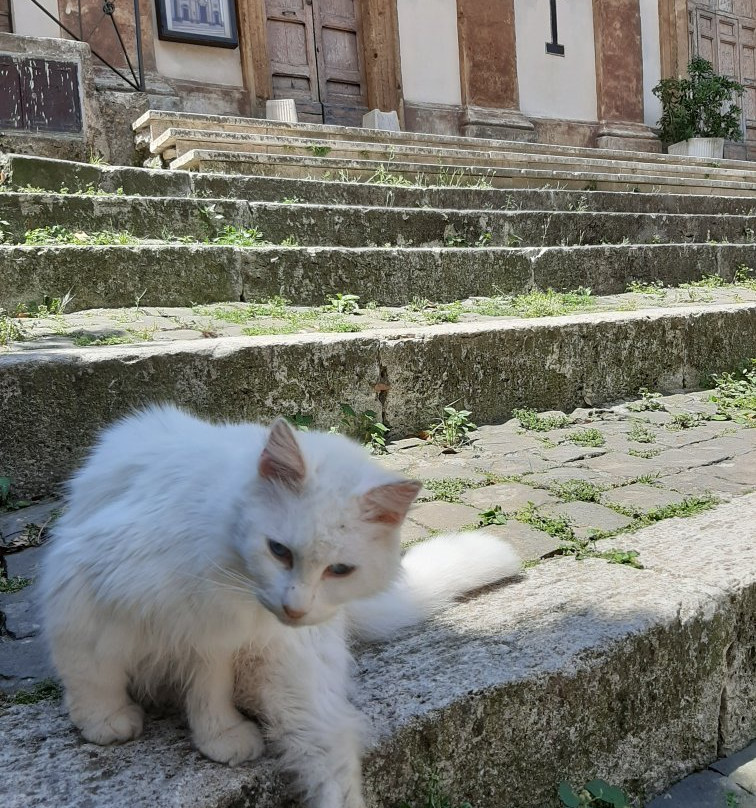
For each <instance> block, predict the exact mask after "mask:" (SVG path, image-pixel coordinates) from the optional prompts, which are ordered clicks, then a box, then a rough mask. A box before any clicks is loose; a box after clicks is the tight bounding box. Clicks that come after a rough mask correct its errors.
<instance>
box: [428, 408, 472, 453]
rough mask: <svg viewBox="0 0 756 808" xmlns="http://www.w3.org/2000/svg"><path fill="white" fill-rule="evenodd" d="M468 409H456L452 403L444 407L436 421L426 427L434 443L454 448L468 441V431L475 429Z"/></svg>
mask: <svg viewBox="0 0 756 808" xmlns="http://www.w3.org/2000/svg"><path fill="white" fill-rule="evenodd" d="M471 415H472V412H471V411H470V410H457V409H455V408H454V406H453V405H452V404H449V405H448V406H447V407H444V410H443V413H442V415H441V417H440V418H439V419H438V421H437V422H436V423H435V424H433V425H432V426H431V427H430V429H428V435H429V436H430V439H431V440H432V441H433V442H434V443H438V444H440V445H441V446H445V447H447V448H455V447H457V446H461V445H462V444H464V443H467V442H468V441H469V433H470V432H472V431H473V430H475V429H477V426H476V425H475V424H474V423H473V422H472V421H471V420H470V416H471Z"/></svg>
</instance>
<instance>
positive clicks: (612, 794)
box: [557, 780, 631, 808]
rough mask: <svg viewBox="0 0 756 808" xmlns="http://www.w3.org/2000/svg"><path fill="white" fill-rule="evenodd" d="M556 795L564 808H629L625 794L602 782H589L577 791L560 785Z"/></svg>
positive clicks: (562, 784) (566, 785)
mask: <svg viewBox="0 0 756 808" xmlns="http://www.w3.org/2000/svg"><path fill="white" fill-rule="evenodd" d="M557 794H558V796H559V800H560V802H561V803H562V805H563V806H564V808H631V805H630V801H629V800H628V798H627V796H626V795H625V793H624V792H623V791H621V790H620V789H619V788H617V787H616V786H611V785H609V783H606V782H604V781H603V780H591V781H590V783H586V784H585V785H584V786H583V788H581V789H579V790H578V791H574V790H573V789H572V787H571V786H570V784H569V783H560V784H559V789H558V791H557Z"/></svg>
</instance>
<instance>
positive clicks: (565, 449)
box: [0, 391, 756, 808]
mask: <svg viewBox="0 0 756 808" xmlns="http://www.w3.org/2000/svg"><path fill="white" fill-rule="evenodd" d="M710 395H711V391H709V392H698V393H690V394H680V395H674V396H666V397H656V396H654V395H651V394H646V395H645V396H644V397H643V398H641V399H639V400H638V401H635V402H630V403H624V404H620V405H617V406H613V407H607V408H603V409H592V410H587V409H582V410H576V411H574V412H573V413H571V414H569V416H567V415H565V414H563V413H541V414H540V415H538V416H536V415H535V414H534V413H521V414H520V416H519V418H513V419H511V420H510V421H508V422H506V423H504V424H500V425H496V426H482V427H480V428H479V429H477V430H474V431H471V432H470V433H469V438H470V440H469V442H468V443H467V444H465V445H463V446H461V447H458V448H447V447H444V446H442V445H439V444H437V443H433V442H430V441H428V440H426V439H424V438H422V437H417V438H408V439H404V440H399V441H395V442H393V443H390V444H389V446H388V452H387V454H385V455H384V456H383V457H382V458H381V461H382V462H383V463H385V464H386V465H388V466H389V467H391V468H394V469H396V470H398V471H401V472H403V473H405V474H407V475H410V476H412V477H415V478H418V479H420V480H422V481H423V483H424V488H423V490H422V491H421V493H420V497H419V500H418V503H417V505H416V506H415V507H414V508H413V510H412V511H411V512H410V516H409V519H408V520H407V522H406V524H405V527H404V532H403V542H404V543H405V544H409V543H412V542H416V541H421V540H423V539H424V538H427V537H428V536H431V535H433V534H434V533H436V532H438V531H450V530H459V529H474V528H478V527H480V526H481V525H484V524H488V525H489V527H488V529H489V530H490V531H492V532H494V533H495V534H497V535H499V536H501V537H502V538H506V539H507V540H509V541H510V542H511V543H512V544H513V545H514V546H515V547H516V548H517V550H518V551H519V553H520V554H521V556H522V558H523V559H524V560H525V561H526V562H528V563H531V564H533V563H542V561H543V560H544V559H547V558H548V557H549V556H552V555H555V554H564V553H567V554H571V555H575V556H576V557H578V558H580V557H583V556H586V555H597V554H598V555H601V557H604V558H606V560H607V562H614V563H631V564H634V565H637V564H642V563H643V549H644V548H643V546H642V544H640V543H638V544H634V543H633V541H632V531H633V529H634V528H636V527H640V526H642V525H645V524H649V523H650V522H654V521H659V520H661V519H665V518H670V517H673V516H685V515H690V514H693V513H696V512H700V511H701V510H703V509H706V508H709V507H714V506H715V505H716V503H717V502H718V501H725V500H729V499H731V498H732V497H736V496H739V495H743V494H746V493H749V492H751V491H754V490H756V429H751V428H748V427H747V425H746V424H744V423H738V422H736V421H733V420H712V418H713V417H716V418H719V417H722V416H721V414H719V415H718V414H717V406H716V404H714V403H713V402H711V401H710V400H709V398H710ZM471 417H473V416H471ZM526 426H529V427H530V428H525V427H526ZM56 507H58V503H56V502H53V501H48V502H42V503H36V504H33V505H31V506H29V507H26V508H22V509H19V510H15V511H9V512H6V513H4V514H0V541H1V542H2V544H1V545H0V550H1V551H2V556H1V557H0V559H1V561H2V565H3V570H2V572H3V575H4V576H5V579H6V580H5V582H4V584H5V585H4V589H6V590H7V589H18V591H12V592H7V591H6V592H0V691H5V692H6V693H8V694H13V693H14V692H16V691H22V692H21V695H18V693H17V694H16V695H9V696H7V698H11V699H19V698H35V696H34V693H35V692H37V693H39V694H40V695H44V694H49V693H50V692H53V693H54V688H51V687H47V686H46V685H45V681H46V680H47V679H48V678H49V677H51V675H52V671H51V669H50V666H49V663H48V662H47V659H46V656H45V653H44V649H43V647H42V642H41V639H40V636H39V625H38V620H37V616H36V614H35V610H34V607H33V592H34V587H33V585H29V586H26V585H25V584H26V583H27V582H33V580H34V578H35V577H36V573H37V566H38V563H39V559H40V553H41V552H42V547H40V546H39V544H40V542H41V541H43V539H44V532H45V531H44V529H43V528H44V526H45V524H46V523H47V521H48V519H50V517H51V516H53V518H54V512H55V509H56ZM619 534H622V537H621V539H620V538H619ZM594 539H595V541H594ZM613 542H614V543H616V544H617V545H618V546H621V548H622V550H616V551H615V547H614V545H613ZM635 553H637V555H635ZM543 563H548V561H543ZM40 683H41V685H40ZM35 687H37V688H41V689H39V690H38V691H35ZM30 694H31V695H30ZM1 706H2V703H1V702H0V709H1ZM754 753H755V752H754V748H753V747H751V749H750V752H748V753H747V754H749V755H750V758H749V760H752V758H753V757H754ZM742 754H746V753H742ZM728 765H729V764H728ZM733 765H734V764H733ZM743 765H745V763H744V764H743ZM749 766H750V768H747V771H748V772H749V774H748V778H750V779H748V780H747V782H746V781H745V780H742V778H741V780H742V782H741V780H738V779H736V780H733V781H732V782H731V780H726V778H728V777H729V778H732V777H735V776H736V774H733V772H735V771H736V770H735V769H733V770H732V771H729V770H727V771H725V769H726V766H724V764H722V766H720V768H712V769H710V770H708V771H707V772H702V773H699V774H698V775H695V776H694V777H691V778H688V779H687V780H686V781H684V782H685V783H689V784H690V783H692V784H693V785H690V786H689V787H690V788H692V789H693V792H690V793H693V794H696V793H699V791H700V794H701V795H704V796H701V799H705V800H706V799H708V800H709V801H708V802H707V801H704V802H701V801H700V800H699V801H698V802H696V801H694V799H693V797H691V796H690V794H688V792H684V793H683V796H682V797H679V796H678V792H677V791H675V789H672V790H671V791H670V792H669V794H668V795H664V796H662V797H659V798H658V799H657V800H656V801H655V802H654V803H653V804H652V805H653V808H666V807H667V806H668V808H696V806H699V805H700V806H701V808H704V806H705V808H718V806H720V805H721V806H722V808H736V807H737V808H756V798H754V797H753V793H754V791H756V789H754V783H756V779H755V778H756V774H754V768H753V767H754V766H756V764H754V763H753V762H751V763H750V764H749ZM736 768H737V767H736ZM737 771H739V769H738V770H737ZM738 776H739V775H738ZM743 777H745V775H743ZM725 780H726V782H725ZM732 783H734V784H735V785H734V786H732ZM731 786H732V788H731ZM735 786H737V788H736V787H735ZM686 787H687V786H686ZM711 789H714V791H712V790H711ZM717 789H719V790H718V791H717ZM722 789H724V791H723V790H722ZM727 789H729V791H728V790H727ZM730 791H732V794H733V795H734V796H733V797H727V796H726V794H729V793H730ZM749 792H750V793H749ZM711 794H716V795H718V796H717V797H716V801H714V802H712V801H711V800H713V799H714V797H711V796H710V795H711ZM686 795H687V796H686ZM705 795H709V796H705ZM720 797H721V800H720ZM696 799H698V798H696ZM726 799H729V800H730V802H726V801H723V800H726ZM734 799H737V800H739V801H736V802H733V800H734ZM680 800H682V801H680ZM686 800H687V801H686ZM749 800H750V801H749Z"/></svg>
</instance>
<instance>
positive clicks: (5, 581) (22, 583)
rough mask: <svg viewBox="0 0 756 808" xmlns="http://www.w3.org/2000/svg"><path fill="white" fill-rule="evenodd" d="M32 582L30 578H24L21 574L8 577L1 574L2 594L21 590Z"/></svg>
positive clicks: (0, 590) (10, 593)
mask: <svg viewBox="0 0 756 808" xmlns="http://www.w3.org/2000/svg"><path fill="white" fill-rule="evenodd" d="M30 583H31V579H30V578H23V577H22V576H21V575H16V576H14V577H13V578H6V577H4V576H3V575H2V574H0V594H2V595H12V594H13V593H14V592H20V591H21V590H22V589H23V588H24V587H27V586H29V584H30Z"/></svg>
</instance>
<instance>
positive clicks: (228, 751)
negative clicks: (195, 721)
mask: <svg viewBox="0 0 756 808" xmlns="http://www.w3.org/2000/svg"><path fill="white" fill-rule="evenodd" d="M194 743H195V744H196V745H197V748H198V749H199V750H200V752H202V754H203V755H205V757H209V758H210V760H215V761H217V762H218V763H228V765H229V766H238V765H239V764H240V763H243V762H244V761H245V760H254V759H255V758H256V757H260V755H261V754H262V752H263V748H264V746H265V744H264V743H263V737H262V733H261V732H260V730H259V729H258V728H257V727H256V726H255V725H254V724H253V723H252V722H251V721H242V722H241V723H240V724H236V725H235V726H233V727H230V728H229V729H227V730H224V731H223V732H221V733H220V734H219V735H215V736H213V737H210V738H208V737H197V736H195V738H194Z"/></svg>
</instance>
